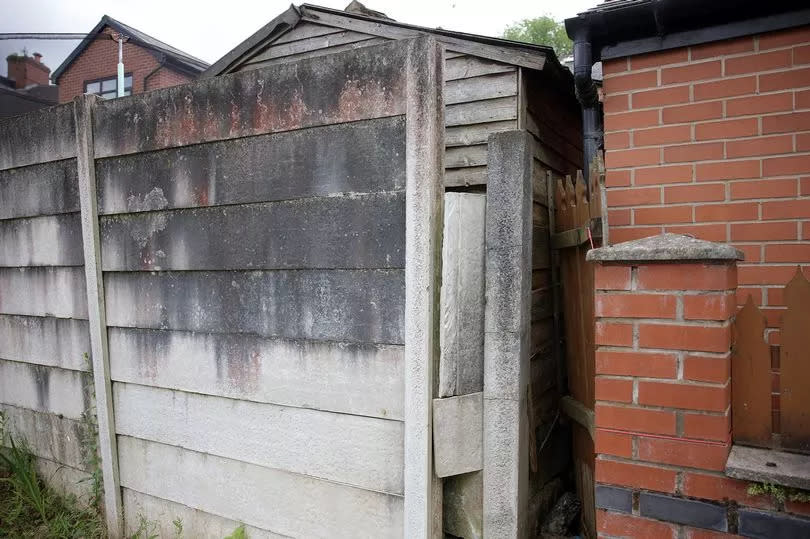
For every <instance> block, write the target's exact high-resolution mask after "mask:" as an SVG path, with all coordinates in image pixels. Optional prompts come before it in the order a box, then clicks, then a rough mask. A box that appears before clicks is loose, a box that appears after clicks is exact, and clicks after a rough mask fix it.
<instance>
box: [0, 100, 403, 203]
mask: <svg viewBox="0 0 810 539" xmlns="http://www.w3.org/2000/svg"><path fill="white" fill-rule="evenodd" d="M0 177H1V176H0ZM96 177H97V181H98V201H99V212H100V213H102V214H110V213H131V212H138V211H149V210H154V209H162V208H193V207H200V206H218V205H224V204H241V203H250V202H266V201H273V200H290V199H295V198H305V197H316V196H329V195H334V194H338V193H373V192H378V191H399V190H402V189H404V188H405V120H404V117H403V116H394V117H390V118H378V119H373V120H365V121H360V122H355V123H351V124H338V125H327V126H322V127H314V128H311V129H302V130H298V131H289V132H284V133H274V134H269V135H259V136H256V137H247V138H240V139H232V140H225V141H220V142H211V143H206V144H196V145H193V146H185V147H182V148H172V149H167V150H159V151H157V152H150V153H145V154H136V155H127V156H123V157H114V158H109V159H99V160H98V161H97V162H96ZM0 193H2V184H1V183H0ZM156 206H157V207H156Z"/></svg>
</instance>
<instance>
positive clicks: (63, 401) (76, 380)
mask: <svg viewBox="0 0 810 539" xmlns="http://www.w3.org/2000/svg"><path fill="white" fill-rule="evenodd" d="M88 383H89V380H88V379H87V374H86V373H81V372H77V371H68V370H64V369H58V368H55V367H46V366H43V365H31V364H29V363H17V362H16V361H5V360H0V400H1V401H2V402H3V403H4V404H10V405H12V406H16V407H17V408H29V409H31V410H36V411H37V412H47V413H51V414H58V415H62V416H64V417H66V418H68V419H81V417H82V412H84V411H85V410H86V409H87V407H88V405H89V400H88V399H89V395H88V394H87V393H86V391H85V387H84V386H85V384H88Z"/></svg>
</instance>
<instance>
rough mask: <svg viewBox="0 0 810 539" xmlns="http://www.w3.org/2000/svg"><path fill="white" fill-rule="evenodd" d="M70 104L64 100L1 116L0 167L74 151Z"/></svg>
mask: <svg viewBox="0 0 810 539" xmlns="http://www.w3.org/2000/svg"><path fill="white" fill-rule="evenodd" d="M75 137H76V134H75V132H74V119H73V105H72V104H71V103H64V104H62V105H56V106H53V107H46V108H44V109H40V110H35V111H33V112H29V113H28V114H23V115H21V116H13V117H11V118H3V119H2V120H0V170H5V169H9V168H15V167H23V166H27V165H34V164H37V163H45V162H48V161H59V160H61V159H68V158H70V157H74V156H75V155H76V138H75Z"/></svg>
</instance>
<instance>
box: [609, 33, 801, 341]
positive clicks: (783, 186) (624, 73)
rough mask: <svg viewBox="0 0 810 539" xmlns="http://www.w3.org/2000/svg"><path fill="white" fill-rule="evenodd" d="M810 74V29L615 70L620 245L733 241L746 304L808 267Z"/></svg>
mask: <svg viewBox="0 0 810 539" xmlns="http://www.w3.org/2000/svg"><path fill="white" fill-rule="evenodd" d="M808 63H810V27H802V28H798V29H793V30H787V31H779V32H772V33H769V34H764V35H759V36H749V37H742V38H736V39H732V40H727V41H720V42H716V43H707V44H702V45H696V46H692V47H685V48H680V49H674V50H669V51H662V52H659V53H650V54H644V55H641V56H634V57H630V58H619V59H615V60H610V61H606V62H605V63H604V77H605V80H604V90H605V100H606V104H607V106H606V107H605V136H606V140H607V141H608V144H607V146H606V166H607V169H608V170H607V176H608V181H607V190H608V197H607V198H608V205H609V208H610V210H611V214H610V215H611V216H612V217H614V216H615V217H616V219H613V220H612V221H611V223H610V226H611V238H612V239H613V240H614V241H616V242H618V241H626V240H631V239H637V238H640V237H645V236H651V235H655V234H659V233H662V232H681V233H691V234H694V235H695V236H697V237H700V238H701V239H706V240H711V241H727V242H734V243H735V246H736V247H738V248H739V249H741V250H743V251H744V252H745V254H746V260H745V261H744V262H743V263H742V264H741V265H740V270H741V272H742V275H743V277H744V278H745V280H744V282H745V284H746V285H750V286H746V287H745V288H744V289H742V290H741V292H740V293H739V294H737V300H738V301H739V302H744V301H745V300H746V299H747V297H748V295H749V294H750V295H751V296H752V297H753V299H754V300H756V301H757V302H762V301H765V299H766V297H767V294H765V293H764V292H765V290H766V289H767V288H769V287H776V286H784V285H785V284H786V283H787V280H788V279H789V278H790V276H791V275H792V270H788V269H786V268H787V267H791V268H795V266H796V265H801V266H804V267H810V249H808V248H806V242H807V241H808V240H810V66H808ZM803 243H804V244H805V245H802V244H803ZM766 264H767V266H766ZM760 265H762V266H760ZM783 268H785V269H784V270H783ZM758 269H762V271H757V270H758ZM772 270H775V271H772ZM741 282H743V281H741ZM760 305H763V306H764V304H763V303H760ZM769 320H770V321H771V323H775V321H777V320H778V316H772V317H770V318H769ZM774 338H777V337H774Z"/></svg>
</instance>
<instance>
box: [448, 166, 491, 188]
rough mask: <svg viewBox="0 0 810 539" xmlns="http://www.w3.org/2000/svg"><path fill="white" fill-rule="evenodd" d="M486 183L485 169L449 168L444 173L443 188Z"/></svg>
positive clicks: (483, 167) (482, 167)
mask: <svg viewBox="0 0 810 539" xmlns="http://www.w3.org/2000/svg"><path fill="white" fill-rule="evenodd" d="M486 183H487V167H485V166H481V167H467V168H450V169H447V170H445V171H444V186H445V187H466V186H470V185H484V184H486Z"/></svg>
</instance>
